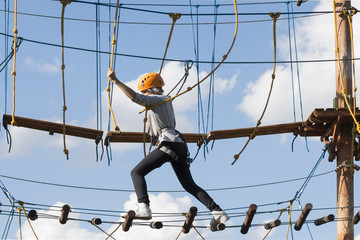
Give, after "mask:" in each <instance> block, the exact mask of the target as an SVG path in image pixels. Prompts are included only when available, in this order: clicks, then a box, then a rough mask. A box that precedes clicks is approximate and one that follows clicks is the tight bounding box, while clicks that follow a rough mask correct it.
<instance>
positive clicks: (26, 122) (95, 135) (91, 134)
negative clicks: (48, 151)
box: [3, 114, 103, 143]
mask: <svg viewBox="0 0 360 240" xmlns="http://www.w3.org/2000/svg"><path fill="white" fill-rule="evenodd" d="M11 121H12V116H11V115H7V114H4V116H3V126H4V128H7V125H9V124H11ZM15 122H16V126H17V127H25V128H30V129H35V130H41V131H46V132H49V134H50V135H53V134H54V133H59V134H62V133H63V124H61V123H54V122H48V121H42V120H37V119H31V118H24V117H18V116H15ZM65 134H66V135H70V136H75V137H81V138H88V139H94V140H95V141H96V143H98V142H99V141H100V140H101V138H102V136H103V131H100V130H95V129H91V128H84V127H78V126H73V125H65Z"/></svg>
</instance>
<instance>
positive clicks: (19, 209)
mask: <svg viewBox="0 0 360 240" xmlns="http://www.w3.org/2000/svg"><path fill="white" fill-rule="evenodd" d="M17 210H18V211H19V231H20V239H22V231H21V208H17Z"/></svg>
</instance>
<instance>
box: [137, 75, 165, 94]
mask: <svg viewBox="0 0 360 240" xmlns="http://www.w3.org/2000/svg"><path fill="white" fill-rule="evenodd" d="M164 85H165V83H164V80H163V79H162V77H161V76H160V75H159V74H158V73H148V74H146V75H144V76H143V77H142V78H140V80H139V83H138V90H139V91H141V90H146V89H149V88H152V87H162V86H164Z"/></svg>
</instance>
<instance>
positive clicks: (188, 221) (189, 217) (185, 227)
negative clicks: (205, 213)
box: [182, 207, 197, 233]
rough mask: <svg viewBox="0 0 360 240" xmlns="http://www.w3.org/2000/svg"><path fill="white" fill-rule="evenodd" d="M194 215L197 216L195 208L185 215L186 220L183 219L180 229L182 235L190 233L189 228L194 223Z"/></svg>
mask: <svg viewBox="0 0 360 240" xmlns="http://www.w3.org/2000/svg"><path fill="white" fill-rule="evenodd" d="M196 214H197V207H191V208H190V210H189V212H188V213H187V214H186V219H185V222H184V225H183V227H182V232H183V233H189V232H190V228H191V226H192V224H193V222H194V219H195V217H196Z"/></svg>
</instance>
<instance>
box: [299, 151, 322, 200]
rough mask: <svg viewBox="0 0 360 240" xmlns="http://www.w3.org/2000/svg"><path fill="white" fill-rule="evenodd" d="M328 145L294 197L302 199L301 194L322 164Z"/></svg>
mask: <svg viewBox="0 0 360 240" xmlns="http://www.w3.org/2000/svg"><path fill="white" fill-rule="evenodd" d="M328 147H329V146H328V145H326V146H325V148H324V149H323V152H322V154H321V155H320V157H319V159H318V161H317V162H316V164H315V166H314V167H313V169H312V170H311V172H310V174H309V176H308V177H307V178H306V179H305V181H304V183H303V185H302V186H301V187H300V189H299V190H298V191H297V192H296V194H295V196H294V198H293V199H300V197H301V195H302V194H303V192H304V190H305V188H306V186H307V185H308V184H309V182H310V180H311V178H312V177H313V175H314V173H315V171H316V169H317V167H318V166H319V165H320V163H321V160H322V159H323V158H324V157H325V154H326V151H327V149H328Z"/></svg>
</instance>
